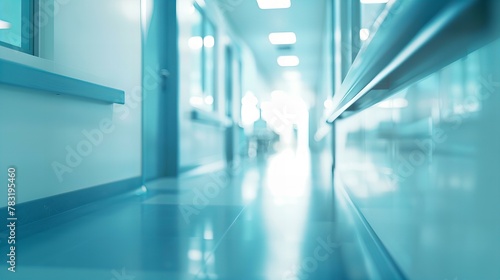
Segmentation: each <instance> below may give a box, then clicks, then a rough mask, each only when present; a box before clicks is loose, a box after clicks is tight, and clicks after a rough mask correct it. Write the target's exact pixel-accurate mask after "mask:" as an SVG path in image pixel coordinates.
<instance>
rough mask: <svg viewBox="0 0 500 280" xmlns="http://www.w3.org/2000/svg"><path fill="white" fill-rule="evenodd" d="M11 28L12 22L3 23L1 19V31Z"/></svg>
mask: <svg viewBox="0 0 500 280" xmlns="http://www.w3.org/2000/svg"><path fill="white" fill-rule="evenodd" d="M9 28H10V22H7V21H3V20H1V19H0V29H9Z"/></svg>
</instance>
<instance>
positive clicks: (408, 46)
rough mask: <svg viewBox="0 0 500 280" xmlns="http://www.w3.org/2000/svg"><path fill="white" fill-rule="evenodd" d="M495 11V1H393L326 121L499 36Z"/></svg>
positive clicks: (372, 101) (379, 98)
mask: <svg viewBox="0 0 500 280" xmlns="http://www.w3.org/2000/svg"><path fill="white" fill-rule="evenodd" d="M498 9H500V1H497V0H439V1H436V0H415V1H409V0H397V1H393V2H392V5H390V6H389V7H388V9H387V10H386V11H385V12H384V13H383V15H382V16H383V17H384V19H383V21H382V23H381V25H380V26H379V28H378V29H377V31H376V33H375V34H374V36H372V38H371V39H370V41H369V42H367V43H366V44H365V45H364V47H363V48H362V49H361V50H360V52H359V54H358V56H357V57H356V59H355V60H354V62H353V64H352V66H351V67H350V69H349V72H348V73H347V76H346V77H345V79H344V80H343V82H342V85H341V86H340V89H339V90H338V91H337V92H335V95H340V96H342V98H341V100H340V102H339V103H338V104H337V105H336V106H335V107H334V109H333V110H331V111H330V112H328V118H327V122H328V123H332V122H334V121H335V120H336V119H338V118H343V117H347V116H349V115H351V114H353V113H355V112H359V111H361V110H363V109H365V108H368V107H370V106H372V105H373V104H376V103H378V102H380V101H382V100H384V99H386V98H388V97H389V96H391V95H392V94H393V93H395V92H397V91H398V90H400V89H403V88H404V87H406V86H408V85H409V84H411V83H413V82H415V81H417V80H419V79H421V78H423V77H425V76H427V75H429V74H431V73H433V72H435V71H437V70H439V69H441V68H443V67H444V66H446V65H448V64H450V63H451V62H453V61H455V60H457V59H459V58H461V57H464V56H466V55H467V54H468V53H470V52H472V51H474V50H476V49H478V48H479V47H481V46H484V45H485V44H487V43H489V42H491V41H493V40H494V39H496V38H499V37H500V24H499V22H500V20H499V19H497V18H495V12H494V11H496V10H498ZM322 133H323V134H324V129H323V130H320V131H319V132H318V134H322ZM318 136H319V137H320V138H321V135H317V138H318Z"/></svg>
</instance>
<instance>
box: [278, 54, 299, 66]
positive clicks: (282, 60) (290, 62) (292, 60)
mask: <svg viewBox="0 0 500 280" xmlns="http://www.w3.org/2000/svg"><path fill="white" fill-rule="evenodd" d="M299 63H300V60H299V58H298V57H297V56H295V55H284V56H280V57H278V65H279V66H283V67H288V66H297V65H299Z"/></svg>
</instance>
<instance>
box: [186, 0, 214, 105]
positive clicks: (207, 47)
mask: <svg viewBox="0 0 500 280" xmlns="http://www.w3.org/2000/svg"><path fill="white" fill-rule="evenodd" d="M190 19H191V37H190V38H189V42H188V46H189V50H190V60H191V70H190V82H191V83H190V94H191V97H190V103H191V105H193V106H194V107H197V108H200V109H204V110H207V111H214V110H215V109H216V106H215V104H216V102H215V96H216V94H215V91H216V88H215V80H216V51H215V50H216V31H215V26H214V25H213V24H212V23H211V22H210V21H209V20H208V18H207V17H206V15H205V14H204V12H203V11H202V10H201V8H200V7H199V6H198V5H197V4H196V3H195V4H194V13H193V14H192V16H191V18H190Z"/></svg>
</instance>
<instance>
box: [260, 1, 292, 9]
mask: <svg viewBox="0 0 500 280" xmlns="http://www.w3.org/2000/svg"><path fill="white" fill-rule="evenodd" d="M257 4H258V5H259V8H261V9H262V10H268V9H287V8H290V7H291V6H292V3H291V2H290V0H257Z"/></svg>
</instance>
